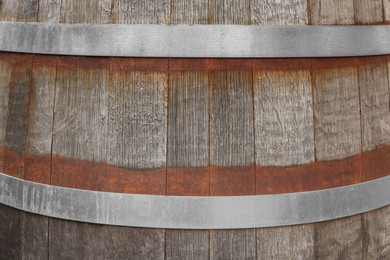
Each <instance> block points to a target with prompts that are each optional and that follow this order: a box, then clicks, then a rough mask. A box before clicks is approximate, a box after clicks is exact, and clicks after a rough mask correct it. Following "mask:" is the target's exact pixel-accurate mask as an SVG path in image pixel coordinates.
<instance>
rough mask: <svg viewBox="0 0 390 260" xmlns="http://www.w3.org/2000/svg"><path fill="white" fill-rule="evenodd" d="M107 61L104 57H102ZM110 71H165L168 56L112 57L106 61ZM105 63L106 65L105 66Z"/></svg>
mask: <svg viewBox="0 0 390 260" xmlns="http://www.w3.org/2000/svg"><path fill="white" fill-rule="evenodd" d="M103 60H105V61H106V62H107V60H106V59H103ZM107 64H108V66H110V69H111V71H148V72H167V71H168V65H169V59H168V58H112V59H111V60H110V62H107ZM107 64H106V66H107Z"/></svg>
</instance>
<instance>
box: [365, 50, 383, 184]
mask: <svg viewBox="0 0 390 260" xmlns="http://www.w3.org/2000/svg"><path fill="white" fill-rule="evenodd" d="M359 87H360V102H361V103H360V109H361V117H362V119H361V124H362V148H363V151H370V150H374V149H375V148H377V149H375V150H376V151H377V152H374V151H373V152H372V153H368V152H365V153H363V177H364V179H365V180H370V179H373V178H377V177H381V176H384V175H386V174H389V169H390V153H389V151H390V149H389V147H390V106H389V104H390V103H389V102H390V100H389V97H390V94H389V83H388V70H387V61H386V59H383V58H382V59H378V61H377V62H376V63H373V64H367V65H361V66H359ZM378 150H379V151H378ZM381 151H383V152H381ZM386 151H387V152H386Z"/></svg>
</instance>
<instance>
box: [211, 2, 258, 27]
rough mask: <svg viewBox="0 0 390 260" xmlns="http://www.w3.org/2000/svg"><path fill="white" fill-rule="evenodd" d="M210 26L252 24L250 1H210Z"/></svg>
mask: <svg viewBox="0 0 390 260" xmlns="http://www.w3.org/2000/svg"><path fill="white" fill-rule="evenodd" d="M209 23H210V24H250V23H251V13H250V0H240V1H236V0H209Z"/></svg>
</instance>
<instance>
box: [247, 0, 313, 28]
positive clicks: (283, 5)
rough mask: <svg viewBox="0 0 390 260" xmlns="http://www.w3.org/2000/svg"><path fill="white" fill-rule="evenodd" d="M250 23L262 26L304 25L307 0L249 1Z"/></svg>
mask: <svg viewBox="0 0 390 260" xmlns="http://www.w3.org/2000/svg"><path fill="white" fill-rule="evenodd" d="M250 9H251V23H252V24H263V25H306V24H307V23H308V17H307V13H308V12H307V0H297V1H289V0H280V1H270V0H263V1H256V0H251V1H250Z"/></svg>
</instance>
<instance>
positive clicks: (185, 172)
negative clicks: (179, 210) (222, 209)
mask: <svg viewBox="0 0 390 260" xmlns="http://www.w3.org/2000/svg"><path fill="white" fill-rule="evenodd" d="M209 189H210V187H209V169H208V167H207V166H206V167H194V168H173V167H170V168H168V169H167V194H168V195H177V196H208V195H209Z"/></svg>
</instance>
